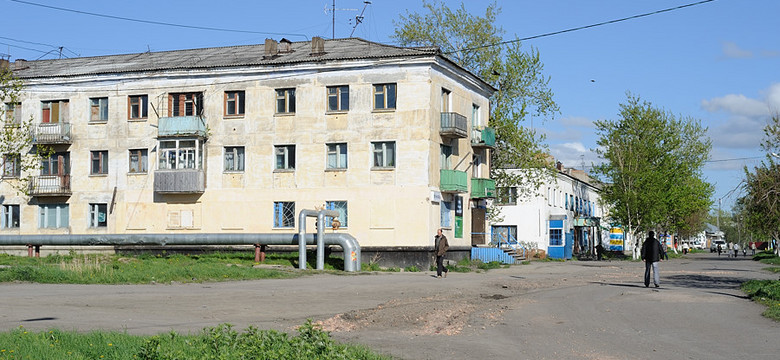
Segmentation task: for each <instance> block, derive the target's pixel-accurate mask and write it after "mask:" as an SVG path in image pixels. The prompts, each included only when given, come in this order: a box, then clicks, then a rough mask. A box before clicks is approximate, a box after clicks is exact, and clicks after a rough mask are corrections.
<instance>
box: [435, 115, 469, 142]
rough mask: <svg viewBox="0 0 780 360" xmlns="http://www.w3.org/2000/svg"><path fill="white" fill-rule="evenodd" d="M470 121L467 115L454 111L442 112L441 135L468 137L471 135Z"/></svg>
mask: <svg viewBox="0 0 780 360" xmlns="http://www.w3.org/2000/svg"><path fill="white" fill-rule="evenodd" d="M468 130H469V123H468V121H467V120H466V117H465V116H463V115H461V114H458V113H454V112H443V113H441V129H440V130H439V135H441V136H444V137H451V138H467V137H468V136H469V132H468Z"/></svg>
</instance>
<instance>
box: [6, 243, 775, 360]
mask: <svg viewBox="0 0 780 360" xmlns="http://www.w3.org/2000/svg"><path fill="white" fill-rule="evenodd" d="M763 267H765V265H763V264H760V263H757V262H754V261H751V260H749V259H746V258H738V259H733V258H725V257H720V258H719V257H718V256H717V254H715V255H710V254H695V255H689V256H688V257H687V258H686V259H675V260H672V261H666V262H662V263H661V282H662V284H661V288H659V289H654V288H645V287H644V285H643V284H642V274H643V271H644V265H643V264H642V263H640V262H627V261H620V262H618V261H615V262H584V261H569V262H566V263H562V262H541V263H536V262H535V263H532V264H531V265H524V266H519V265H518V266H513V267H511V268H509V269H499V270H491V271H489V272H487V273H479V274H477V273H467V274H459V273H450V275H449V277H448V278H447V279H436V278H434V277H432V273H431V272H423V273H379V274H365V273H363V274H345V275H327V274H326V275H314V276H305V277H302V278H298V279H288V280H262V281H245V282H229V283H209V284H172V285H161V284H157V285H121V286H114V285H41V284H22V283H15V284H0V330H9V329H12V328H15V327H17V326H19V325H23V326H24V327H25V328H28V329H41V330H42V329H48V328H60V329H78V330H92V329H110V330H119V331H127V332H128V333H132V334H156V333H161V332H167V331H170V330H175V331H177V332H180V333H186V332H197V331H199V330H200V329H202V328H203V327H206V326H213V325H217V324H220V323H226V322H227V323H232V324H234V325H236V326H237V327H238V328H239V329H243V328H245V327H247V326H249V325H255V326H257V327H259V328H261V329H277V330H285V331H291V330H292V329H293V328H294V327H295V326H297V325H300V324H302V323H304V322H305V321H306V319H307V318H311V319H313V320H315V321H318V322H320V323H321V324H322V325H323V326H324V327H325V328H326V329H327V330H330V331H332V335H333V336H334V338H336V339H338V340H341V341H347V342H354V343H361V344H365V345H367V346H369V347H371V348H373V349H375V350H376V351H379V352H382V353H386V354H390V355H392V356H394V357H397V358H402V359H441V358H445V359H484V358H493V357H502V358H509V359H526V358H535V359H734V358H736V357H742V358H746V359H751V360H753V359H776V358H778V356H780V355H778V354H780V323H777V322H774V321H772V320H768V319H766V318H763V317H762V316H761V315H760V314H761V312H762V311H763V310H764V308H763V306H761V305H759V304H755V303H753V302H751V301H750V300H748V299H746V298H745V297H744V294H742V293H741V292H740V291H739V289H738V286H739V284H740V283H741V282H742V281H745V280H747V279H758V278H760V279H777V278H778V275H777V274H772V273H769V272H766V271H763V270H761V268H763Z"/></svg>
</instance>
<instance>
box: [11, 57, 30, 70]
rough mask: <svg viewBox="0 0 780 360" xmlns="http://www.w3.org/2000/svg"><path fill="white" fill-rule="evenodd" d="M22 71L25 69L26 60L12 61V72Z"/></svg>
mask: <svg viewBox="0 0 780 360" xmlns="http://www.w3.org/2000/svg"><path fill="white" fill-rule="evenodd" d="M24 69H27V60H25V59H16V61H14V70H24Z"/></svg>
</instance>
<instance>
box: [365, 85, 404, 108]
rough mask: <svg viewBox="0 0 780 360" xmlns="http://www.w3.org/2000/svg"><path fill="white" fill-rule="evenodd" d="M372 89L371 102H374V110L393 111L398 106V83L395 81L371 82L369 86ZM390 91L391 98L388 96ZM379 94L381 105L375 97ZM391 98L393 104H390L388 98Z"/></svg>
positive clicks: (377, 97)
mask: <svg viewBox="0 0 780 360" xmlns="http://www.w3.org/2000/svg"><path fill="white" fill-rule="evenodd" d="M391 87H392V91H390V90H389V88H391ZM371 88H372V89H373V91H372V93H373V98H374V100H373V102H374V111H395V110H396V108H397V106H398V84H397V83H384V84H373V85H372V86H371ZM390 93H392V94H393V96H392V98H389V97H388V94H390ZM380 96H381V98H382V102H381V105H382V106H381V107H380V106H378V105H380V104H379V102H378V101H377V99H379V97H380ZM390 99H392V102H393V104H392V105H393V106H392V107H391V106H390V103H389V100H390Z"/></svg>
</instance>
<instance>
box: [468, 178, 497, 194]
mask: <svg viewBox="0 0 780 360" xmlns="http://www.w3.org/2000/svg"><path fill="white" fill-rule="evenodd" d="M494 197H496V181H495V180H493V179H481V178H472V179H471V198H473V199H486V198H494Z"/></svg>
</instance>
